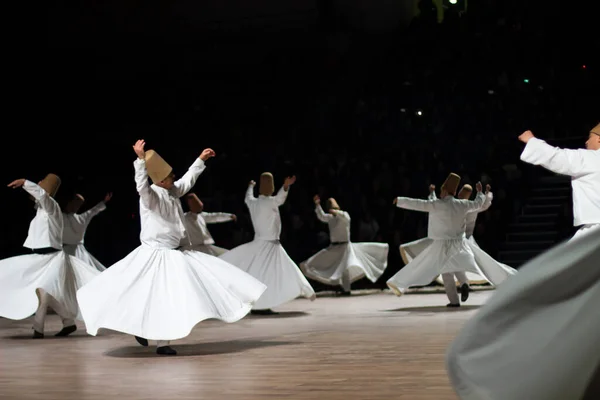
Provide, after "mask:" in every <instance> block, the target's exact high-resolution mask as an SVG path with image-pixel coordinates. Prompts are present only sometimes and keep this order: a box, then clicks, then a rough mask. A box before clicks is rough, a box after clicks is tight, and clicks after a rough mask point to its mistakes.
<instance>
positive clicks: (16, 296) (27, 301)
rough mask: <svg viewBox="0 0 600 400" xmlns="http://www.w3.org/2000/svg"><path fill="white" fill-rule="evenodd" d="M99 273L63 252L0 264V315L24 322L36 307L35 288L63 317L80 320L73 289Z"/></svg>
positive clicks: (33, 255) (15, 259)
mask: <svg viewBox="0 0 600 400" xmlns="http://www.w3.org/2000/svg"><path fill="white" fill-rule="evenodd" d="M99 274H100V272H99V271H98V270H96V269H95V268H92V267H91V266H89V265H87V264H85V263H84V262H83V261H81V260H78V259H77V258H75V257H72V256H69V255H68V254H66V253H65V252H64V251H56V252H54V253H50V254H26V255H23V256H17V257H11V258H6V259H4V260H1V261H0V316H2V317H5V318H9V319H15V320H20V319H25V318H28V317H30V316H31V315H33V314H34V313H35V311H36V309H37V308H38V305H39V301H38V295H37V289H43V290H44V291H45V292H47V293H48V294H50V295H51V296H52V297H54V298H55V299H56V301H58V302H59V303H60V304H61V305H62V306H63V308H64V310H65V311H66V313H67V315H64V317H68V318H72V319H74V318H77V319H82V318H81V315H80V314H79V308H78V306H77V298H76V293H77V290H78V289H79V288H80V287H82V286H83V285H85V284H86V283H88V282H90V281H91V280H92V279H94V278H95V277H96V276H98V275H99Z"/></svg>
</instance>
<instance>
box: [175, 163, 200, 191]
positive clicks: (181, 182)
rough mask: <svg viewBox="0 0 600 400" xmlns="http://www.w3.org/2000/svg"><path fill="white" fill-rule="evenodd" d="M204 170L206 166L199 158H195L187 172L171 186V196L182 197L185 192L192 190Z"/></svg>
mask: <svg viewBox="0 0 600 400" xmlns="http://www.w3.org/2000/svg"><path fill="white" fill-rule="evenodd" d="M205 169H206V164H204V161H203V160H202V159H200V158H196V161H194V163H193V164H192V165H191V167H190V168H189V169H188V170H187V172H186V173H185V174H184V175H183V176H182V177H181V178H180V179H178V180H177V181H176V182H175V184H174V186H173V189H172V191H173V195H175V196H177V197H183V196H185V195H186V193H187V192H189V191H190V190H192V188H193V187H194V185H195V184H196V181H197V180H198V177H199V176H200V174H201V173H202V172H203V171H204V170H205Z"/></svg>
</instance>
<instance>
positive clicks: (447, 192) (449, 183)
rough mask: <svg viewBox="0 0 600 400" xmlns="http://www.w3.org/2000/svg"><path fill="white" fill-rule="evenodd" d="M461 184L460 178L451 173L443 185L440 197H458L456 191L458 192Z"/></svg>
mask: <svg viewBox="0 0 600 400" xmlns="http://www.w3.org/2000/svg"><path fill="white" fill-rule="evenodd" d="M459 184H460V176H459V175H457V174H455V173H451V174H450V175H448V177H447V178H446V180H445V181H444V183H443V184H442V188H441V190H440V196H441V197H442V198H444V197H446V196H456V191H457V190H458V185H459Z"/></svg>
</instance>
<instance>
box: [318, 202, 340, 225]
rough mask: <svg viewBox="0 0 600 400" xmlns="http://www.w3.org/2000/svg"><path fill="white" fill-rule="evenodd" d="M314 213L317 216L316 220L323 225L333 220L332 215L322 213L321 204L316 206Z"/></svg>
mask: <svg viewBox="0 0 600 400" xmlns="http://www.w3.org/2000/svg"><path fill="white" fill-rule="evenodd" d="M315 213H316V214H317V218H318V219H319V221H321V222H324V223H328V222H329V221H331V220H332V219H333V218H335V217H334V216H333V215H331V214H327V213H326V212H325V211H323V207H321V204H317V205H316V207H315Z"/></svg>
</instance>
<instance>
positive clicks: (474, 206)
mask: <svg viewBox="0 0 600 400" xmlns="http://www.w3.org/2000/svg"><path fill="white" fill-rule="evenodd" d="M475 187H476V188H477V196H476V197H475V200H459V202H460V204H462V205H463V207H465V209H466V210H465V211H466V212H478V211H481V209H482V207H483V204H484V203H485V200H486V196H485V194H483V191H482V190H483V187H482V185H481V182H477V184H476V185H475Z"/></svg>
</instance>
